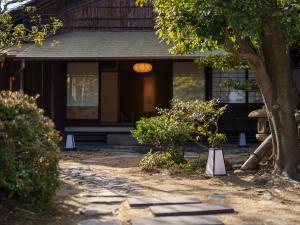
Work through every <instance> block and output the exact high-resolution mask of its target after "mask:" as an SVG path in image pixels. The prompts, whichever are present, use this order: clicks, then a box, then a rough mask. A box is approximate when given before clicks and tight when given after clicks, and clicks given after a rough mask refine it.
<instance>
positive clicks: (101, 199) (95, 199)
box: [87, 197, 125, 204]
mask: <svg viewBox="0 0 300 225" xmlns="http://www.w3.org/2000/svg"><path fill="white" fill-rule="evenodd" d="M123 201H125V198H119V197H91V198H88V199H87V202H88V203H106V204H115V203H121V202H123Z"/></svg>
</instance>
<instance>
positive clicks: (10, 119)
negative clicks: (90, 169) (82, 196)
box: [0, 92, 60, 210]
mask: <svg viewBox="0 0 300 225" xmlns="http://www.w3.org/2000/svg"><path fill="white" fill-rule="evenodd" d="M36 98H37V97H29V96H27V95H24V94H22V93H21V92H14V93H13V92H1V93H0V165H1V166H0V190H1V191H2V192H5V193H6V194H7V195H8V196H9V197H10V198H14V199H16V200H18V201H20V202H21V203H22V204H24V205H25V206H28V207H29V206H30V207H31V208H34V209H36V210H41V209H45V208H47V207H49V206H50V205H51V200H52V198H53V196H54V194H55V191H56V189H57V187H58V161H59V146H58V143H59V141H60V136H59V134H58V132H57V131H56V130H55V129H54V125H53V123H52V122H51V120H50V119H48V118H46V117H44V116H43V111H42V110H41V109H39V108H38V107H37V105H36Z"/></svg>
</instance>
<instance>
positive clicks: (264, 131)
mask: <svg viewBox="0 0 300 225" xmlns="http://www.w3.org/2000/svg"><path fill="white" fill-rule="evenodd" d="M248 117H250V118H257V134H256V139H257V140H259V141H261V142H262V141H264V140H265V139H266V138H267V137H268V136H269V135H270V133H271V131H270V126H269V122H268V117H267V111H266V109H265V107H263V108H262V109H257V110H254V111H252V112H251V113H250V114H249V116H248Z"/></svg>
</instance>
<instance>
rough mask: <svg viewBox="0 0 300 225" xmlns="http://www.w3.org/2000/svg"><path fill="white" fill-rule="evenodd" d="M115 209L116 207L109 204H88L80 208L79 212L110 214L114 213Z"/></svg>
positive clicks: (97, 214)
mask: <svg viewBox="0 0 300 225" xmlns="http://www.w3.org/2000/svg"><path fill="white" fill-rule="evenodd" d="M116 210H117V207H116V206H111V205H89V206H87V207H86V208H83V209H81V210H80V214H81V215H83V216H100V215H111V214H113V213H115V212H116Z"/></svg>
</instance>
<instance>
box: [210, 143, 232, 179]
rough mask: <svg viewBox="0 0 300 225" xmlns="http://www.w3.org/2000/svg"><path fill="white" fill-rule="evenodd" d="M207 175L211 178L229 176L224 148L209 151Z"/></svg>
mask: <svg viewBox="0 0 300 225" xmlns="http://www.w3.org/2000/svg"><path fill="white" fill-rule="evenodd" d="M205 175H206V176H209V177H214V176H227V171H226V166H225V159H224V152H223V149H222V148H210V149H209V152H208V159H207V164H206V171H205Z"/></svg>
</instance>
